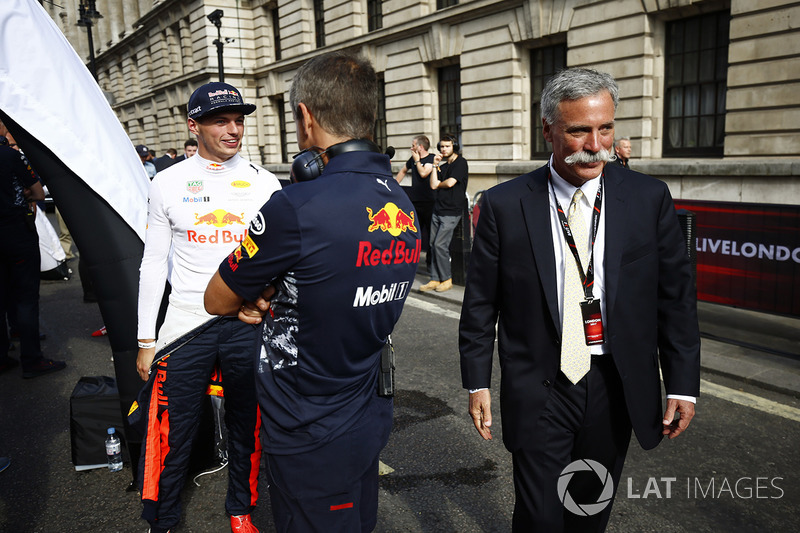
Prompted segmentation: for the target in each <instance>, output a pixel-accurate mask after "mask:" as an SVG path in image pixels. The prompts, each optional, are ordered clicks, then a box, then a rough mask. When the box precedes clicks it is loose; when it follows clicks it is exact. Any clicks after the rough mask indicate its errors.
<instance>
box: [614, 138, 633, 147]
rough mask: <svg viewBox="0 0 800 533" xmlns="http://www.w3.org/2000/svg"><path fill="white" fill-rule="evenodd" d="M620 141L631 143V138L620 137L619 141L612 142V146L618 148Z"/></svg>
mask: <svg viewBox="0 0 800 533" xmlns="http://www.w3.org/2000/svg"><path fill="white" fill-rule="evenodd" d="M622 141H628V142H631V138H630V137H620V138H619V139H617V140H615V141H614V146H619V143H621V142H622Z"/></svg>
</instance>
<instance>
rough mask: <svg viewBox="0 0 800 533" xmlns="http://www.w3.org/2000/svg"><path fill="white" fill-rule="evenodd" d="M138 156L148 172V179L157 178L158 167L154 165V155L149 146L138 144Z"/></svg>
mask: <svg viewBox="0 0 800 533" xmlns="http://www.w3.org/2000/svg"><path fill="white" fill-rule="evenodd" d="M136 154H137V155H138V156H139V159H141V160H142V165H144V170H145V172H147V177H148V178H150V179H151V180H152V179H153V178H155V177H156V166H155V165H154V164H153V154H151V153H150V150H148V149H147V146H145V145H143V144H137V145H136Z"/></svg>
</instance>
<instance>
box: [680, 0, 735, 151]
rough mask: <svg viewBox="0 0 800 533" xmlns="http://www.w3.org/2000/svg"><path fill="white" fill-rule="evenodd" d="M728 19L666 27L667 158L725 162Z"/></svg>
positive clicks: (725, 15)
mask: <svg viewBox="0 0 800 533" xmlns="http://www.w3.org/2000/svg"><path fill="white" fill-rule="evenodd" d="M729 29H730V13H729V12H728V11H722V12H717V13H708V14H706V15H701V16H698V17H692V18H688V19H682V20H677V21H674V22H670V23H668V24H667V43H666V44H667V46H666V49H667V54H666V66H665V80H666V82H665V99H664V106H665V109H664V155H665V156H675V157H685V156H712V157H713V156H722V155H723V148H724V142H725V92H726V90H727V86H728V83H727V81H728V33H729Z"/></svg>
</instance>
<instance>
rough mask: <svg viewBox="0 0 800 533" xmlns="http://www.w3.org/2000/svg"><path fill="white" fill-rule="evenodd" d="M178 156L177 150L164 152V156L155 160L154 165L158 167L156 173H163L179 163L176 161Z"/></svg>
mask: <svg viewBox="0 0 800 533" xmlns="http://www.w3.org/2000/svg"><path fill="white" fill-rule="evenodd" d="M177 156H178V151H177V150H175V148H167V151H166V152H164V155H162V156H161V157H157V158H155V159H153V165H155V167H156V172H161V171H162V170H164V169H165V168H167V167H169V166H172V165H174V164H175V163H177V161H175V158H176V157H177Z"/></svg>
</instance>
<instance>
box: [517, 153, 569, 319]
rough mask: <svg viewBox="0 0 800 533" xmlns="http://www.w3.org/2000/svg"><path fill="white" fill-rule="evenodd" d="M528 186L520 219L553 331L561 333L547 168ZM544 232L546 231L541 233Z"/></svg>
mask: <svg viewBox="0 0 800 533" xmlns="http://www.w3.org/2000/svg"><path fill="white" fill-rule="evenodd" d="M528 186H529V187H530V189H531V192H530V194H528V195H526V196H523V197H522V198H521V199H520V202H521V206H522V216H523V218H524V219H525V227H526V229H527V232H528V239H529V240H530V243H531V248H532V249H533V257H534V260H535V261H536V271H537V272H538V273H539V279H540V281H541V283H542V287H543V288H544V294H545V299H546V301H547V307H548V309H549V310H550V315H551V317H552V319H553V324H554V325H555V327H556V331H558V332H559V333H560V332H561V319H560V315H559V312H558V302H559V298H558V294H557V285H556V258H555V252H554V251H553V234H552V228H551V227H550V198H549V193H548V182H547V168H546V167H543V168H540V169H539V170H537V171H535V172H534V173H533V174H532V175H531V179H530V182H529V183H528ZM543 229H546V230H547V231H544V230H543Z"/></svg>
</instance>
